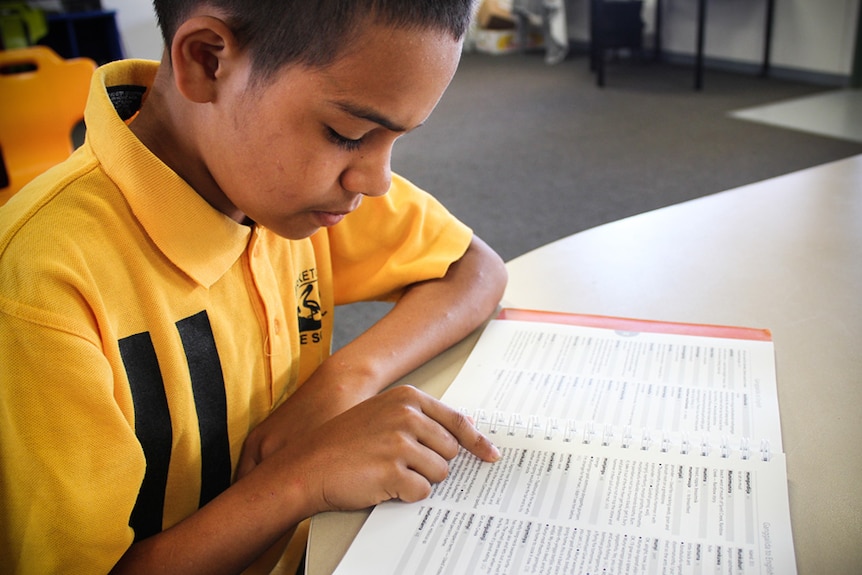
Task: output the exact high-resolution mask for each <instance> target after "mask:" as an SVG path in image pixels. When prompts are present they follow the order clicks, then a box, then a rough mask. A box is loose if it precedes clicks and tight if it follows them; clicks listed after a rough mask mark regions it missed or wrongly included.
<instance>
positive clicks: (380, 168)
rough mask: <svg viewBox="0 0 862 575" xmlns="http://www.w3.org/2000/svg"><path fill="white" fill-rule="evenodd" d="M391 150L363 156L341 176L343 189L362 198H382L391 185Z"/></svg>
mask: <svg viewBox="0 0 862 575" xmlns="http://www.w3.org/2000/svg"><path fill="white" fill-rule="evenodd" d="M390 160H391V149H387V150H385V151H381V152H379V153H375V154H364V155H362V156H361V157H360V158H358V159H357V160H356V161H354V162H353V163H352V164H351V166H350V167H348V168H347V170H345V171H344V173H343V174H342V175H341V185H342V187H343V188H344V189H346V190H348V191H350V192H353V193H355V194H362V195H364V196H382V195H383V194H385V193H386V192H388V191H389V186H390V184H391V183H392V169H391V166H390Z"/></svg>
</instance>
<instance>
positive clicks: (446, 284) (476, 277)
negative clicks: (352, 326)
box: [327, 237, 508, 397]
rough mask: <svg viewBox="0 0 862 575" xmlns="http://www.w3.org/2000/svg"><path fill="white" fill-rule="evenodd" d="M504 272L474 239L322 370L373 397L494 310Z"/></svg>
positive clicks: (491, 253) (495, 257) (492, 254)
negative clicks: (341, 373)
mask: <svg viewBox="0 0 862 575" xmlns="http://www.w3.org/2000/svg"><path fill="white" fill-rule="evenodd" d="M507 277H508V276H507V272H506V268H505V266H504V264H503V261H502V260H501V259H500V257H499V256H498V255H497V254H496V252H494V251H493V250H492V249H491V248H490V247H488V245H487V244H485V242H483V241H482V240H481V239H479V238H477V237H474V238H473V241H472V243H471V244H470V247H469V248H468V249H467V251H466V252H465V254H464V256H462V257H461V259H459V260H458V261H456V262H454V263H453V264H452V265H451V266H450V267H449V270H448V272H447V273H446V275H445V276H444V277H442V278H440V279H438V280H430V281H426V282H422V283H419V284H415V285H413V286H411V287H409V288H408V289H407V290H406V292H405V293H404V294H403V296H402V297H401V298H400V299H399V300H398V302H397V303H396V304H395V306H394V307H393V308H392V310H390V312H389V313H388V314H386V315H385V316H384V317H383V318H382V319H381V320H380V321H378V322H377V323H376V324H375V325H373V326H372V327H371V328H369V329H368V331H366V332H365V333H363V334H362V335H360V336H359V337H357V338H356V339H355V340H354V341H353V342H351V343H350V344H348V345H346V346H344V347H343V348H342V349H341V350H339V351H338V352H336V353H335V354H334V355H333V357H332V358H331V360H330V361H329V362H327V363H332V364H333V365H329V366H327V368H335V369H343V370H347V371H349V372H350V377H349V378H347V379H349V381H350V385H351V387H352V388H353V391H354V392H358V393H360V394H361V395H362V396H365V397H367V396H369V395H373V394H374V393H377V392H378V391H380V390H381V389H382V388H383V387H385V386H387V385H389V384H390V383H393V382H394V381H396V380H398V379H399V378H401V377H403V376H404V375H406V374H407V373H409V372H410V371H412V370H414V369H416V368H417V367H419V366H420V365H422V364H423V363H425V362H426V361H428V360H430V359H431V358H433V357H434V356H436V355H438V354H439V353H441V352H443V351H444V350H446V349H448V348H449V347H450V346H452V345H453V344H455V343H457V342H458V341H460V340H461V339H463V338H464V337H466V336H467V335H469V334H470V332H472V331H473V330H474V329H475V328H476V327H478V326H479V325H480V324H481V323H482V322H483V321H485V320H486V319H487V318H488V317H489V316H490V315H491V314H492V313H493V312H494V310H495V309H496V308H497V305H498V304H499V302H500V299H501V298H502V295H503V290H504V289H505V286H506V281H507Z"/></svg>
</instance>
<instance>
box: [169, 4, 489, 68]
mask: <svg viewBox="0 0 862 575" xmlns="http://www.w3.org/2000/svg"><path fill="white" fill-rule="evenodd" d="M473 3H474V0H317V1H314V0H153V5H154V7H155V11H156V16H157V17H158V19H159V26H160V27H161V30H162V37H163V38H164V41H165V45H166V46H170V45H171V42H172V40H173V36H174V33H175V32H176V30H177V28H178V27H179V26H180V25H181V24H182V22H183V21H184V20H185V19H186V18H187V17H188V15H189V14H191V13H192V11H193V9H194V8H195V7H197V6H199V5H208V6H212V7H213V8H216V9H218V10H220V11H221V12H223V13H224V14H225V15H226V16H225V19H226V22H227V23H228V25H229V26H230V27H231V29H232V31H233V33H234V34H235V35H236V37H237V39H238V41H239V42H240V44H241V45H242V46H243V47H244V48H246V49H248V50H250V53H251V58H252V65H253V67H254V75H255V76H256V77H257V78H258V79H266V78H268V77H270V76H271V75H272V74H273V73H274V72H275V71H276V70H278V69H279V68H281V67H282V66H284V65H286V64H294V63H295V64H302V65H306V66H310V67H324V66H326V65H328V64H330V63H332V62H333V61H334V60H335V59H336V58H337V57H338V55H339V54H340V53H341V51H342V50H343V49H344V48H345V47H347V46H348V45H349V44H350V42H351V41H352V40H353V39H354V38H355V36H356V33H357V31H358V30H360V28H361V25H362V24H363V23H365V22H366V21H368V18H370V21H371V22H375V23H380V24H384V25H391V26H395V27H397V28H407V29H410V28H413V29H416V30H422V29H433V30H439V31H441V32H444V33H448V34H450V35H451V36H452V37H453V38H454V39H456V40H459V39H461V38H462V37H463V36H464V34H465V33H466V31H467V27H468V26H469V23H470V18H471V17H472V14H473Z"/></svg>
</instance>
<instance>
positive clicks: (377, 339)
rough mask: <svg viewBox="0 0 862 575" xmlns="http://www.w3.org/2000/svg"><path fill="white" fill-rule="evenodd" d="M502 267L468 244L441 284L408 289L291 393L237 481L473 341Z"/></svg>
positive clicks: (249, 448)
mask: <svg viewBox="0 0 862 575" xmlns="http://www.w3.org/2000/svg"><path fill="white" fill-rule="evenodd" d="M506 280H507V272H506V268H505V266H504V264H503V261H502V260H501V259H500V257H499V256H498V255H497V253H496V252H494V251H493V250H492V249H491V248H490V247H489V246H488V245H487V244H486V243H485V242H483V241H482V240H481V239H479V238H478V237H475V236H474V237H473V239H472V241H471V243H470V246H469V247H468V249H467V251H466V252H465V253H464V255H463V256H462V257H461V258H460V259H459V260H457V261H455V262H454V263H452V265H451V266H449V269H448V271H447V273H446V274H445V275H444V276H443V277H442V278H440V279H436V280H429V281H425V282H421V283H417V284H414V285H412V286H410V287H408V288H407V289H406V291H405V293H404V294H403V295H402V297H401V298H400V299H399V300H398V302H397V303H396V304H395V306H394V307H393V308H392V309H391V310H390V311H389V313H388V314H386V315H385V316H384V317H383V318H381V319H380V321H378V322H377V323H375V324H374V325H373V326H371V327H370V328H369V329H368V330H367V331H366V332H365V333H363V334H361V335H360V336H359V337H357V338H356V339H355V340H353V341H352V342H350V343H349V344H347V345H345V346H344V347H343V348H341V349H340V350H338V351H337V352H336V353H334V354H333V355H332V357H330V358H329V359H328V360H326V361H325V362H323V363H322V364H321V365H320V367H319V368H318V369H317V371H316V372H315V373H314V374H313V375H312V376H311V377H310V378H309V380H308V381H307V382H305V384H303V385H302V386H301V387H300V388H299V390H297V392H296V393H294V394H293V395H292V396H291V397H290V398H288V400H287V401H286V402H285V403H284V404H283V405H282V406H280V407H279V408H278V409H277V410H276V411H275V412H273V414H272V415H270V416H269V418H267V420H266V421H265V422H263V424H261V425H260V426H258V428H256V429H255V430H254V431H252V433H251V434H250V435H249V437H248V439H247V440H246V443H245V448H244V453H243V458H242V460H241V461H240V466H239V474H240V475H242V474H244V473H247V472H248V470H249V469H251V468H252V467H254V465H256V464H257V463H259V462H260V461H261V460H262V459H263V458H264V457H266V456H267V455H268V454H269V453H272V452H273V451H275V450H276V449H278V448H279V447H281V446H282V445H283V443H284V442H286V441H290V440H291V438H292V437H295V435H296V433H299V432H300V431H299V429H298V427H299V426H312V427H313V426H314V425H319V424H321V423H323V422H325V421H327V420H328V419H331V418H332V417H334V416H336V415H338V414H339V413H342V412H343V411H345V410H347V409H349V408H351V407H352V406H354V405H356V404H358V403H359V402H361V401H363V400H364V399H367V398H369V397H371V396H373V395H375V394H377V393H379V392H380V390H382V389H384V388H385V387H387V386H388V385H390V384H392V383H394V382H395V381H397V380H398V379H400V378H401V377H403V376H404V375H406V374H408V373H409V372H411V371H412V370H414V369H416V368H417V367H419V366H420V365H422V364H423V363H425V362H426V361H428V360H430V359H431V358H433V357H434V356H436V355H438V354H439V353H441V352H443V351H444V350H446V349H447V348H449V347H450V346H452V345H453V344H455V343H457V342H458V341H460V340H461V339H463V338H464V337H466V336H467V335H469V334H470V332H472V331H473V330H474V329H476V327H478V326H479V325H480V324H481V323H482V322H483V321H485V320H486V319H487V318H488V317H489V316H490V315H491V314H492V313H493V312H494V310H495V309H496V308H497V305H498V304H499V302H500V299H501V298H502V294H503V290H504V288H505V286H506Z"/></svg>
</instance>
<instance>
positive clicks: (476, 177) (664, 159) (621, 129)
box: [334, 53, 862, 348]
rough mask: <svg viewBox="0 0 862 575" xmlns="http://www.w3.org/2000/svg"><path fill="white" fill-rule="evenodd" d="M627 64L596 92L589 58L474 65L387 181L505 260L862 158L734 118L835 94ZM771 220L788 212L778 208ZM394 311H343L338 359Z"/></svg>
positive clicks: (476, 57) (859, 147) (619, 64)
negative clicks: (435, 201) (696, 87)
mask: <svg viewBox="0 0 862 575" xmlns="http://www.w3.org/2000/svg"><path fill="white" fill-rule="evenodd" d="M691 85H692V71H691V69H690V68H689V67H685V66H674V65H671V64H664V63H656V62H653V61H648V60H640V61H638V60H628V59H621V60H618V61H612V62H610V63H609V64H608V67H607V85H606V87H605V88H603V89H599V88H597V87H596V85H595V81H594V78H593V76H592V75H591V74H590V72H589V66H588V61H587V59H586V57H584V56H579V55H575V56H570V57H569V58H568V59H567V60H565V61H564V62H562V63H561V64H559V65H556V66H548V65H545V64H544V62H543V59H542V54H541V53H537V54H514V55H505V56H489V55H482V54H466V55H465V56H464V58H463V59H462V62H461V66H460V68H459V70H458V72H457V73H456V75H455V78H454V80H453V82H452V84H451V86H450V88H449V90H448V91H447V92H446V94H445V95H444V96H443V99H442V100H441V101H440V104H439V105H438V107H437V109H436V110H435V112H434V113H433V115H432V116H431V118H430V119H429V121H428V122H427V123H426V125H425V126H423V127H422V128H420V129H418V130H416V131H415V132H413V133H411V134H408V135H407V136H405V137H404V138H402V139H401V140H400V141H399V142H398V143H397V144H396V147H395V150H394V152H393V158H392V167H393V170H394V171H396V172H398V173H400V174H402V175H404V176H406V177H408V178H410V179H411V180H412V181H414V182H415V183H416V184H418V185H419V186H420V187H422V188H424V189H426V190H428V191H429V192H431V193H433V194H434V195H435V196H437V197H438V198H439V199H440V200H441V201H442V202H443V203H444V204H445V205H446V206H447V207H448V208H449V209H450V210H451V211H452V212H453V213H454V214H455V215H456V216H458V217H459V218H461V219H462V220H463V221H464V222H466V223H467V224H468V225H470V226H471V227H472V228H473V229H474V230H475V232H476V233H477V234H478V235H479V236H481V237H482V238H483V239H484V240H485V241H487V242H488V243H489V244H490V245H491V246H493V247H494V248H495V249H496V250H497V251H498V253H500V255H501V256H502V257H503V258H504V259H505V260H509V259H512V258H514V257H516V256H518V255H520V254H522V253H524V252H527V251H529V250H531V249H534V248H536V247H539V246H541V245H543V244H546V243H548V242H550V241H553V240H556V239H559V238H561V237H564V236H567V235H570V234H573V233H576V232H579V231H582V230H585V229H588V228H591V227H594V226H597V225H601V224H604V223H607V222H611V221H615V220H618V219H620V218H624V217H627V216H630V215H634V214H638V213H642V212H645V211H649V210H653V209H656V208H661V207H664V206H668V205H672V204H676V203H679V202H682V201H685V200H689V199H693V198H697V197H701V196H705V195H708V194H713V193H716V192H720V191H722V190H726V189H730V188H734V187H738V186H741V185H744V184H747V183H751V182H755V181H759V180H763V179H766V178H770V177H773V176H777V175H780V174H785V173H788V172H791V171H795V170H799V169H802V168H806V167H810V166H814V165H818V164H821V163H824V162H828V161H831V160H837V159H840V158H844V157H848V156H852V155H855V154H859V153H862V144H860V143H854V142H851V141H845V140H839V139H835V138H829V137H824V136H818V135H813V134H807V133H803V132H798V131H792V130H787V129H782V128H778V127H774V126H768V125H762V124H757V123H753V122H747V121H744V120H739V119H735V118H733V117H731V116H730V115H729V113H730V112H733V111H734V110H738V109H742V108H749V107H752V106H759V105H763V104H768V103H771V102H776V101H782V100H786V99H791V98H798V97H803V96H807V95H811V94H817V93H822V92H826V91H828V90H831V89H833V88H827V87H823V86H815V85H810V84H804V83H799V82H791V81H784V80H779V79H772V78H759V77H755V76H748V75H744V74H736V73H730V72H722V71H715V70H707V72H706V76H705V85H704V90H703V91H701V92H694V91H693V90H692V89H691ZM776 209H777V210H780V209H781V206H776ZM387 309H388V306H387V305H386V304H359V305H353V306H343V307H340V308H339V309H338V310H337V311H336V333H335V340H334V347H335V348H338V347H340V346H342V345H344V343H346V342H347V341H349V340H350V339H352V338H353V337H355V336H356V335H357V334H358V333H360V332H361V331H362V330H363V329H365V328H366V327H367V326H368V325H369V324H370V323H371V322H373V321H374V320H376V319H377V318H378V317H380V315H382V314H383V313H385V311H386V310H387Z"/></svg>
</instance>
